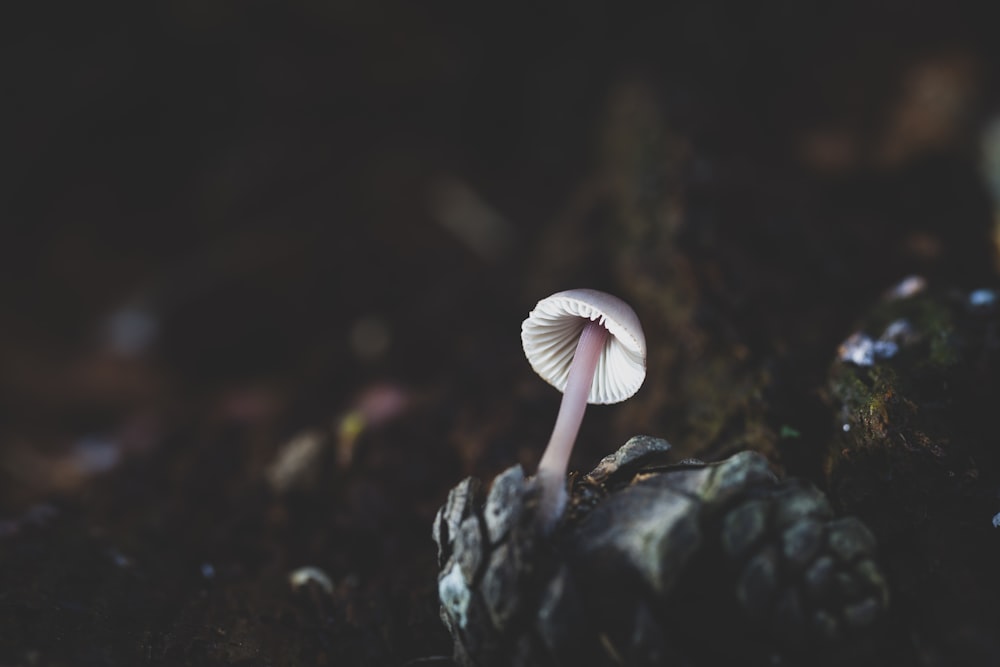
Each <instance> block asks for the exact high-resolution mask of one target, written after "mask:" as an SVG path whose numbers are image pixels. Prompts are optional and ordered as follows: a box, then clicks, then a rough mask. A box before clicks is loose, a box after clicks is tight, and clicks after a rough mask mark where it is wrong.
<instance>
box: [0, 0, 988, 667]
mask: <svg viewBox="0 0 1000 667" xmlns="http://www.w3.org/2000/svg"><path fill="white" fill-rule="evenodd" d="M730 5H735V6H730ZM911 5H912V3H908V2H901V1H890V2H883V3H874V4H873V3H862V2H848V3H839V4H837V5H836V6H831V5H826V4H823V5H817V6H813V5H812V4H811V3H752V4H742V3H725V2H717V1H713V2H694V1H690V2H678V3H669V4H665V5H664V6H662V7H660V8H658V9H655V10H644V11H641V12H640V11H637V10H632V9H626V8H624V7H619V6H617V5H613V4H611V3H600V2H586V1H585V2H580V3H572V4H567V5H560V6H558V7H557V6H550V7H546V8H539V7H532V8H528V9H524V10H518V9H516V8H514V7H512V6H507V5H504V4H498V5H495V6H493V7H492V8H491V9H484V8H482V7H479V6H476V5H474V4H469V3H459V2H422V3H398V5H397V6H384V5H378V6H376V4H375V3H333V2H330V3H325V2H294V3H290V4H285V5H282V6H281V7H277V6H268V5H266V4H264V3H203V2H186V1H183V0H171V1H170V2H165V3H160V4H158V5H156V6H155V7H153V6H148V5H146V4H145V3H106V4H103V5H100V6H94V5H91V4H77V3H56V4H53V5H47V6H44V7H43V6H41V5H32V6H31V7H30V8H29V9H28V10H27V11H28V13H30V14H31V15H30V16H24V17H22V18H21V19H19V20H18V21H17V22H15V25H16V26H17V27H18V29H17V31H16V33H17V34H16V36H13V37H12V38H8V39H7V40H5V44H4V46H3V50H4V54H5V57H4V58H3V65H0V68H2V70H3V73H4V76H3V78H2V80H3V82H4V85H5V94H4V97H5V99H6V100H7V103H6V104H5V105H4V106H5V107H6V111H7V113H6V114H5V116H6V117H7V121H6V123H4V126H5V127H4V129H3V132H2V136H3V144H2V152H0V154H2V155H3V157H4V159H3V160H2V161H0V164H3V169H4V174H3V178H2V180H0V183H2V185H0V191H2V193H3V197H2V201H3V204H2V208H0V215H2V223H3V224H2V227H0V234H2V237H0V410H2V412H0V414H2V419H0V665H4V666H7V665H137V664H150V665H202V664H217V665H324V664H329V665H382V664H391V665H406V664H414V665H415V664H450V655H451V641H450V638H449V637H448V634H447V632H446V631H445V629H444V627H443V625H441V623H440V621H439V619H438V603H437V590H436V575H437V568H436V563H435V548H434V545H433V543H432V541H431V536H430V525H431V520H432V518H433V516H434V513H435V511H436V510H437V508H438V506H439V505H440V504H441V502H442V501H443V500H444V498H445V496H446V494H447V491H448V489H449V488H450V487H452V486H453V485H454V484H456V483H457V482H458V481H459V480H460V479H462V478H463V477H464V476H467V475H477V476H480V477H482V478H483V479H487V480H488V479H490V478H492V477H493V475H495V474H496V473H497V472H498V471H500V470H502V469H504V468H506V467H507V466H509V465H512V464H513V463H517V462H520V463H522V464H523V465H524V466H525V467H526V469H528V470H532V469H533V466H534V465H535V464H536V463H537V460H538V457H539V455H540V451H541V447H542V446H543V445H544V443H545V441H546V439H547V437H548V433H549V429H550V428H551V424H552V421H553V419H554V417H555V413H556V410H557V407H558V398H559V396H558V393H557V392H555V391H554V390H552V389H551V388H550V387H548V385H546V384H545V383H544V382H543V381H541V380H540V379H539V378H538V377H536V376H535V375H534V374H533V372H532V371H531V369H530V367H529V366H528V364H527V362H526V361H524V359H523V356H522V352H521V348H520V339H519V328H520V323H521V320H522V319H523V318H524V317H525V315H526V314H527V312H528V311H529V310H530V309H531V307H532V306H533V305H534V303H535V302H536V301H537V300H538V299H540V298H542V297H544V296H547V295H548V294H550V293H552V292H554V291H557V290H559V289H566V288H573V287H592V288H597V289H604V290H607V291H610V292H614V293H617V294H620V295H621V296H622V297H624V298H626V300H628V301H630V302H631V303H632V304H633V306H635V307H636V310H637V311H638V312H639V315H640V318H642V319H643V321H644V323H647V327H648V328H647V333H646V336H647V340H648V343H649V347H650V350H651V351H650V371H649V376H648V378H647V382H646V386H644V388H643V390H642V391H641V392H640V394H639V396H637V397H636V399H634V402H631V403H626V404H623V405H622V406H611V407H601V408H597V409H592V410H591V411H590V413H589V414H588V416H587V418H586V420H585V422H584V432H583V434H582V436H581V441H580V444H579V446H578V451H577V452H576V453H575V455H574V464H575V465H576V466H577V467H579V468H582V469H589V468H591V467H592V466H593V464H594V463H595V462H596V461H597V460H598V459H600V457H601V456H603V455H605V454H607V453H609V452H611V451H614V450H615V449H616V448H617V447H618V446H619V445H620V444H621V443H623V442H624V441H625V440H626V439H627V438H628V437H629V436H631V435H633V434H637V433H650V434H654V435H658V436H661V437H664V438H667V439H668V440H670V441H671V442H672V443H674V445H675V448H676V450H677V453H678V457H684V456H702V457H703V458H706V459H715V458H720V457H722V456H725V455H727V454H729V453H732V452H734V451H737V450H739V449H741V448H746V447H751V448H754V449H758V450H759V451H763V452H764V453H766V454H767V455H768V456H769V457H770V458H771V459H772V461H773V462H774V464H775V465H776V466H777V467H778V468H779V469H781V470H782V471H784V472H787V473H789V474H795V475H799V476H804V477H807V478H810V479H812V480H813V481H815V482H816V483H817V484H818V485H820V486H821V487H822V486H823V485H824V479H823V458H824V456H825V454H826V447H827V445H828V443H829V441H830V438H831V433H833V432H834V431H835V430H836V428H837V426H838V424H837V417H836V415H835V414H834V412H833V411H832V409H831V407H830V400H829V395H828V393H827V392H826V384H827V372H828V368H829V366H830V364H831V362H832V361H833V359H834V357H835V355H836V351H837V346H838V344H839V343H840V342H841V341H843V340H844V339H845V338H846V337H847V336H848V335H849V334H850V333H851V332H852V330H853V329H852V328H853V327H854V326H855V325H856V323H857V322H858V320H859V318H860V317H861V316H862V314H863V313H864V312H865V311H866V309H867V308H869V307H870V306H871V304H872V303H873V302H874V301H876V300H877V299H878V298H879V295H880V294H882V293H883V292H884V291H885V290H886V289H888V288H890V287H891V286H892V285H894V284H896V283H898V282H899V281H900V280H902V279H903V278H904V277H906V276H908V275H920V276H922V277H924V278H925V279H926V280H927V281H928V282H930V283H932V284H934V285H939V286H943V287H949V288H950V287H954V288H959V289H966V290H967V289H974V288H978V287H984V286H993V285H994V284H995V283H996V267H995V247H994V243H993V239H994V221H995V216H996V214H995V213H994V211H995V210H996V206H997V203H998V200H1000V185H998V184H997V181H998V180H1000V166H998V164H1000V145H996V144H1000V139H994V140H993V144H990V143H989V141H987V140H986V139H984V137H986V136H987V134H985V133H986V131H987V128H988V127H990V125H989V123H990V122H991V120H993V119H994V118H998V117H1000V116H998V114H1000V88H998V87H997V84H996V82H997V81H998V78H997V73H998V66H1000V42H998V41H997V40H996V39H995V34H994V33H995V28H994V26H993V25H991V24H990V22H989V21H988V20H987V15H986V13H985V10H983V11H980V9H979V8H978V5H977V4H975V3H944V2H933V3H926V4H925V5H924V6H923V7H922V8H921V9H920V10H919V11H918V10H916V9H914V8H912V7H911ZM991 146H992V150H993V151H994V152H993V153H990V147H991ZM991 155H992V156H993V159H994V163H993V164H992V167H991V166H990V165H991V163H990V162H989V158H990V156H991ZM991 169H992V170H991ZM991 187H992V188H993V189H992V190H991ZM996 509H997V510H1000V507H997V508H996ZM994 542H995V541H994ZM304 568H312V569H304ZM931 602H932V600H931V601H928V604H931ZM985 613H986V614H987V615H989V614H995V615H997V617H998V618H1000V614H998V612H997V610H996V609H995V608H991V609H990V610H988V611H987V612H985ZM945 634H947V633H945ZM942 641H943V640H942ZM992 641H993V640H991V639H989V638H987V637H985V636H972V637H959V638H958V639H955V638H954V637H952V638H951V639H949V641H948V642H943V643H935V640H933V639H931V640H928V642H927V643H919V642H918V643H917V644H916V646H917V648H913V646H910V647H908V648H907V651H906V652H905V654H906V655H907V656H911V657H913V656H916V657H918V658H919V662H920V663H921V664H946V663H944V662H939V661H940V660H944V658H942V657H941V656H942V655H944V656H945V657H947V655H948V651H947V650H946V649H945V648H941V647H942V646H948V647H954V645H955V643H956V642H957V643H958V644H962V642H966V644H963V645H969V646H979V647H985V648H983V649H982V650H981V651H978V652H976V651H973V652H972V653H970V654H968V655H974V656H979V657H982V656H991V655H992V656H997V655H1000V653H991V651H993V650H995V647H994V646H993V644H992V643H991V642H992ZM949 642H950V643H949ZM925 649H926V650H925ZM996 650H998V651H1000V649H996ZM960 654H962V655H967V654H966V653H961V652H960ZM984 659H985V658H984ZM983 664H989V663H985V662H984V663H983Z"/></svg>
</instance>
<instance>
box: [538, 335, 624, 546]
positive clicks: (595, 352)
mask: <svg viewBox="0 0 1000 667" xmlns="http://www.w3.org/2000/svg"><path fill="white" fill-rule="evenodd" d="M608 336H609V333H608V330H607V329H605V328H604V325H602V324H601V323H600V322H598V321H597V320H590V321H588V322H587V324H586V325H585V326H584V327H583V332H582V333H581V334H580V341H579V342H578V343H577V344H576V353H575V354H574V355H573V362H572V363H571V364H570V367H569V378H568V379H567V381H566V389H565V390H564V391H563V398H562V403H561V404H560V405H559V415H558V416H557V417H556V425H555V427H554V428H553V429H552V437H550V438H549V444H548V446H546V447H545V453H543V454H542V460H541V462H540V463H539V464H538V479H539V481H540V483H541V498H540V501H539V504H540V507H539V519H540V520H541V522H542V525H543V526H544V527H545V530H546V531H549V530H551V529H552V527H553V526H554V525H555V524H556V522H557V521H558V520H559V517H560V516H562V513H563V510H564V509H565V508H566V502H567V500H568V495H567V493H566V470H567V468H568V467H569V456H570V454H571V453H572V452H573V444H574V443H575V442H576V434H577V433H578V432H579V430H580V423H581V422H582V421H583V413H584V412H585V411H586V410H587V398H588V397H589V396H590V388H591V386H592V385H593V383H594V373H595V372H596V371H597V362H598V360H599V359H600V358H601V350H603V349H604V345H605V343H607V340H608Z"/></svg>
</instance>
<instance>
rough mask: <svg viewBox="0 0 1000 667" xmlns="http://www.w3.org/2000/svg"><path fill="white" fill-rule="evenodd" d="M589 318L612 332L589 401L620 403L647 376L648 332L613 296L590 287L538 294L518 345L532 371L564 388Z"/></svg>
mask: <svg viewBox="0 0 1000 667" xmlns="http://www.w3.org/2000/svg"><path fill="white" fill-rule="evenodd" d="M588 320H597V321H598V322H600V324H601V325H602V326H604V328H605V329H607V330H608V332H609V333H610V334H611V335H610V336H608V339H607V341H606V342H605V344H604V349H603V350H602V351H601V358H600V360H599V361H598V362H597V370H596V372H595V373H594V381H593V384H592V385H591V387H590V394H589V395H588V397H587V402H588V403H618V402H620V401H624V400H625V399H626V398H628V397H630V396H632V395H633V394H634V393H635V392H637V391H639V387H641V386H642V381H643V380H644V379H645V378H646V337H645V336H644V335H643V333H642V325H640V324H639V316H638V315H636V314H635V311H634V310H632V307H631V306H629V305H628V304H627V303H625V302H624V301H622V300H621V299H619V298H618V297H616V296H612V295H610V294H607V293H606V292H599V291H597V290H592V289H574V290H567V291H565V292H558V293H557V294H553V295H552V296H550V297H547V298H545V299H542V300H541V301H539V302H538V304H536V305H535V308H534V310H532V311H531V312H530V313H529V314H528V319H526V320H525V321H524V323H522V324H521V344H522V345H523V346H524V354H525V356H527V357H528V363H530V364H531V367H532V368H533V369H534V371H535V372H536V373H538V374H539V375H541V376H542V379H544V380H545V381H546V382H548V383H549V384H551V385H552V386H553V387H555V388H556V389H558V390H559V391H565V390H566V382H567V380H568V379H569V367H570V363H571V362H572V361H573V356H574V355H575V354H576V345H577V342H578V341H579V340H580V334H581V332H582V331H583V328H584V326H586V324H587V321H588Z"/></svg>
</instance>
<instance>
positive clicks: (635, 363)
mask: <svg viewBox="0 0 1000 667" xmlns="http://www.w3.org/2000/svg"><path fill="white" fill-rule="evenodd" d="M521 343H522V344H523V346H524V354H525V356H527V357H528V362H529V363H530V364H531V367H532V368H533V369H534V371H535V372H536V373H538V374H539V375H541V376H542V378H543V379H544V380H545V381H546V382H548V383H549V384H551V385H552V386H554V387H555V388H556V389H558V390H559V391H561V392H563V399H562V404H561V405H560V406H559V415H558V416H557V417H556V424H555V427H554V428H553V429H552V437H551V438H549V444H548V446H546V448H545V452H544V453H543V454H542V460H541V462H540V463H539V464H538V473H537V474H536V478H537V480H538V483H539V485H540V487H541V495H540V499H539V509H538V516H539V521H540V522H541V525H542V529H543V531H544V532H546V533H548V532H550V531H551V530H552V528H553V527H554V526H555V524H556V522H557V521H558V520H559V517H560V516H562V513H563V510H564V509H565V508H566V502H567V500H568V496H567V493H566V482H565V479H566V469H567V467H568V465H569V456H570V453H571V452H572V451H573V443H574V442H575V441H576V434H577V432H578V431H579V430H580V422H581V421H583V413H584V411H585V410H586V409H587V403H602V404H607V403H619V402H621V401H624V400H625V399H626V398H629V397H630V396H632V395H633V394H634V393H635V392H637V391H638V390H639V387H640V386H641V385H642V381H643V380H644V379H645V377H646V338H645V336H644V335H643V333H642V326H641V325H640V324H639V317H638V316H637V315H636V314H635V311H634V310H632V308H631V307H630V306H629V305H628V304H627V303H625V302H624V301H622V300H621V299H619V298H618V297H616V296H612V295H610V294H607V293H605V292H598V291H597V290H591V289H575V290H568V291H565V292H559V293H557V294H553V295H552V296H550V297H548V298H545V299H542V300H541V301H539V302H538V304H537V305H535V308H534V310H532V311H531V312H530V313H529V314H528V319H526V320H525V321H524V323H523V324H522V325H521Z"/></svg>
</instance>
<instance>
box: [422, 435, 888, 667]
mask: <svg viewBox="0 0 1000 667" xmlns="http://www.w3.org/2000/svg"><path fill="white" fill-rule="evenodd" d="M668 449H669V445H668V444H667V443H666V442H664V441H662V440H657V439H654V438H647V437H638V438H633V439H631V440H630V441H629V442H628V443H626V445H625V446H624V447H622V448H621V449H620V450H619V451H618V452H616V453H615V454H614V455H612V456H609V457H607V458H605V459H604V460H603V461H602V462H601V463H600V464H599V465H598V466H597V468H595V469H594V471H592V472H591V473H589V474H587V475H585V476H583V477H582V478H580V479H578V480H576V483H575V484H574V489H573V499H572V505H571V508H570V510H569V511H568V512H567V514H566V516H565V517H564V519H563V521H562V523H561V524H560V526H559V527H558V529H557V531H556V532H555V533H554V534H553V535H551V536H549V537H542V536H541V534H540V533H539V532H538V530H537V528H536V523H535V521H534V500H535V497H536V490H535V488H534V486H533V480H530V479H525V477H524V475H523V473H522V471H521V469H520V467H518V466H515V467H513V468H510V469H508V470H507V471H505V472H504V473H503V474H501V475H500V476H498V477H497V479H496V480H495V481H494V483H493V486H492V487H491V489H490V492H489V494H488V495H487V497H486V498H485V500H484V499H483V498H482V492H481V489H480V485H479V483H478V482H477V481H476V480H474V479H472V478H470V479H466V480H465V481H463V482H462V483H461V484H459V485H458V486H457V487H456V488H455V489H453V490H452V492H451V493H450V494H449V496H448V502H447V503H446V504H445V506H444V507H442V508H441V510H440V511H439V512H438V516H437V518H436V520H435V523H434V539H435V540H436V541H437V543H438V548H439V563H440V565H441V573H440V576H439V579H438V581H439V592H440V597H441V601H442V608H441V615H442V619H443V620H444V622H445V624H446V625H447V626H448V629H449V630H450V632H451V634H452V636H453V637H454V639H455V655H456V660H457V661H458V662H459V663H461V664H466V665H545V664H571V663H572V662H573V661H583V663H584V664H627V665H665V664H671V665H701V664H714V663H715V662H717V661H718V660H720V659H724V658H737V657H738V658H739V659H740V660H741V661H742V662H743V663H744V664H753V663H755V662H760V663H763V662H766V661H768V660H771V659H773V658H774V657H776V656H782V655H787V656H795V655H799V656H802V655H807V654H809V653H810V652H812V651H813V650H815V647H816V646H824V647H826V648H824V651H823V654H822V655H821V657H822V658H823V659H824V660H828V659H829V656H830V655H835V653H836V652H835V651H832V652H831V651H830V650H828V649H829V647H831V646H833V645H834V644H835V643H839V642H840V640H843V639H844V638H845V637H847V638H849V637H850V636H851V635H853V634H854V633H855V631H856V630H862V629H865V628H869V627H871V626H872V625H873V624H874V623H875V622H876V621H877V619H878V618H879V617H880V616H881V614H882V612H884V610H885V608H886V605H887V604H888V595H887V587H886V584H885V582H884V580H883V578H882V576H881V574H880V572H879V569H878V567H877V566H876V565H875V561H874V560H873V557H874V547H875V545H874V540H873V539H872V537H871V534H870V533H869V532H868V531H867V529H866V528H865V527H864V525H863V524H861V522H859V521H857V520H856V519H851V518H846V519H836V520H835V519H833V517H832V512H831V510H830V506H829V504H828V503H827V501H826V499H825V497H824V496H823V494H822V493H820V492H819V491H818V490H817V489H815V487H813V486H811V485H809V484H807V483H804V482H801V481H799V480H795V479H790V480H785V481H779V480H778V479H777V477H776V476H775V475H774V473H773V472H772V471H771V470H770V468H769V466H768V464H767V461H766V460H765V459H764V458H763V457H762V456H760V455H758V454H755V453H753V452H742V453H740V454H737V455H735V456H733V457H730V458H729V459H726V460H725V461H721V462H719V463H712V464H705V463H701V462H687V463H682V464H677V465H669V466H668V465H658V466H656V465H652V464H653V463H654V462H655V461H656V460H657V459H659V458H662V456H663V454H664V453H665V452H666V451H667V450H668ZM720 637H725V640H724V641H720V639H719V638H720ZM826 664H830V663H829V662H828V661H827V663H826Z"/></svg>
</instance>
